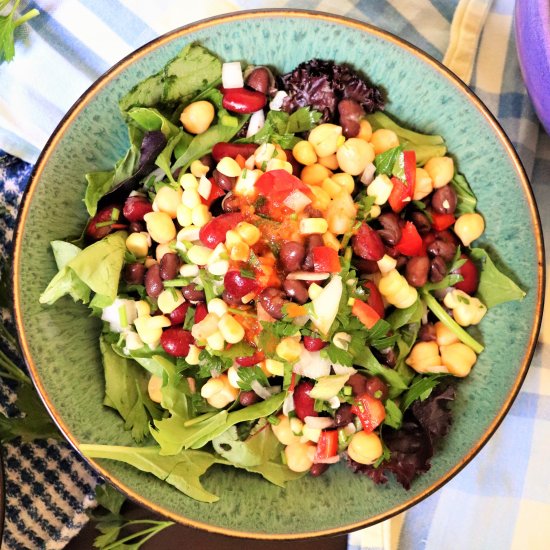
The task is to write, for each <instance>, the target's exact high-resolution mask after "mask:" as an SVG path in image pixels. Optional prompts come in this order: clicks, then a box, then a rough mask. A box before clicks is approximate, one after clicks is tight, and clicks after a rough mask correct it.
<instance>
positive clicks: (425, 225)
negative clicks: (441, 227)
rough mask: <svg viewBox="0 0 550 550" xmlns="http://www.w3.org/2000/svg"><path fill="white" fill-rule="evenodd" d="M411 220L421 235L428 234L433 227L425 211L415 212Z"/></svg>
mask: <svg viewBox="0 0 550 550" xmlns="http://www.w3.org/2000/svg"><path fill="white" fill-rule="evenodd" d="M411 221H412V222H413V223H414V226H415V227H416V230H417V231H418V233H420V235H426V234H427V233H429V232H430V229H431V228H432V224H431V223H430V220H429V219H428V216H426V214H424V213H423V212H418V211H415V212H413V213H412V214H411Z"/></svg>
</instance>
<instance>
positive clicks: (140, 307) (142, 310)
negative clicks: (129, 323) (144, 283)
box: [136, 300, 151, 317]
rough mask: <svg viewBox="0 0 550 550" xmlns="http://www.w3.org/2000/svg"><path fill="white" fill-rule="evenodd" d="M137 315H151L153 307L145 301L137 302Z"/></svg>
mask: <svg viewBox="0 0 550 550" xmlns="http://www.w3.org/2000/svg"><path fill="white" fill-rule="evenodd" d="M136 313H137V316H138V317H146V316H148V315H151V306H150V305H149V304H148V303H147V302H146V301H145V300H138V301H137V302H136Z"/></svg>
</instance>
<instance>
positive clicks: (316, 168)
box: [300, 163, 332, 185]
mask: <svg viewBox="0 0 550 550" xmlns="http://www.w3.org/2000/svg"><path fill="white" fill-rule="evenodd" d="M331 175H332V172H331V171H330V170H329V169H328V168H327V167H326V166H323V165H322V164H318V163H317V164H310V165H309V166H304V168H303V170H302V172H301V174H300V179H301V180H302V181H303V182H304V183H305V184H306V185H321V184H322V183H323V181H324V180H325V179H327V178H330V176H331Z"/></svg>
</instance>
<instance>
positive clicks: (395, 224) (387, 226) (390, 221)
mask: <svg viewBox="0 0 550 550" xmlns="http://www.w3.org/2000/svg"><path fill="white" fill-rule="evenodd" d="M378 222H380V225H381V226H382V228H383V229H379V230H378V234H379V235H380V237H381V238H382V240H383V241H384V242H385V243H386V244H389V245H391V246H395V245H396V244H397V243H398V242H399V241H400V240H401V226H400V225H399V217H398V216H397V215H396V214H394V213H393V212H386V213H385V214H381V215H380V216H378Z"/></svg>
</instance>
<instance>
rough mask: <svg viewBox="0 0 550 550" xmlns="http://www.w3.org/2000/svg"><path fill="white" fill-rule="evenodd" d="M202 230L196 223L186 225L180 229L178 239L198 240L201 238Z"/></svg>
mask: <svg viewBox="0 0 550 550" xmlns="http://www.w3.org/2000/svg"><path fill="white" fill-rule="evenodd" d="M200 231H201V228H200V227H195V226H194V225H190V226H189V227H184V228H183V229H180V231H179V233H178V236H177V239H178V241H191V242H195V241H198V240H199V239H200Z"/></svg>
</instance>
